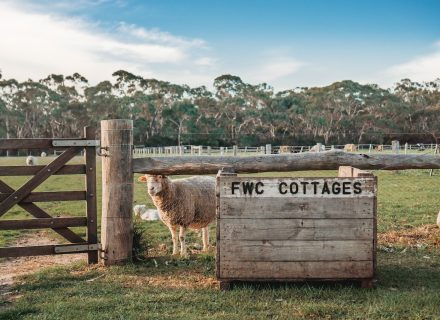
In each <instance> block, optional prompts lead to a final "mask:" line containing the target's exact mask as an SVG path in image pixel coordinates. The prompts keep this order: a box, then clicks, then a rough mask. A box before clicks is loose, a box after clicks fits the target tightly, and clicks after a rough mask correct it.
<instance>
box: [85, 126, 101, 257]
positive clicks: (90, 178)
mask: <svg viewBox="0 0 440 320" xmlns="http://www.w3.org/2000/svg"><path fill="white" fill-rule="evenodd" d="M84 138H85V139H86V140H95V139H96V132H95V128H94V127H85V128H84ZM84 160H85V163H86V176H85V181H84V182H85V187H86V195H87V196H86V213H87V242H88V243H89V244H96V243H98V204H97V194H96V192H97V191H96V152H95V147H86V148H85V153H84ZM88 263H89V264H92V263H98V250H96V251H90V252H88Z"/></svg>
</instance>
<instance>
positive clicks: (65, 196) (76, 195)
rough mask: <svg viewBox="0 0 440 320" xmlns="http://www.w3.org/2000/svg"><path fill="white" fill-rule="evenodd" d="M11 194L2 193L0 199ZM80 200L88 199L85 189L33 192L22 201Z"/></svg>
mask: <svg viewBox="0 0 440 320" xmlns="http://www.w3.org/2000/svg"><path fill="white" fill-rule="evenodd" d="M11 194H13V193H0V201H3V200H4V199H6V198H7V197H9V196H10V195H11ZM78 200H86V192H85V191H59V192H55V191H53V192H52V191H51V192H31V193H29V195H28V196H27V197H26V198H24V199H23V200H21V202H20V203H31V202H51V201H78Z"/></svg>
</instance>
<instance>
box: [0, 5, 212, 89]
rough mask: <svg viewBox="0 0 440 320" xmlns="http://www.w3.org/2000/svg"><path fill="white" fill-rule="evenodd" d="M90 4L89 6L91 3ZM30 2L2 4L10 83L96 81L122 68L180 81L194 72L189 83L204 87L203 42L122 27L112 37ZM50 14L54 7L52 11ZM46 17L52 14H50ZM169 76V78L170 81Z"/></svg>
mask: <svg viewBox="0 0 440 320" xmlns="http://www.w3.org/2000/svg"><path fill="white" fill-rule="evenodd" d="M86 2H87V1H86ZM26 4H27V3H26V2H24V3H23V2H4V1H0V30H2V36H1V42H0V43H1V50H0V69H2V71H3V74H4V76H5V77H6V78H8V77H14V78H17V79H18V80H25V79H27V78H33V79H40V78H42V77H45V76H46V75H48V74H50V73H62V74H72V73H74V72H79V73H80V74H82V75H84V76H85V77H86V78H88V79H89V80H91V81H92V82H97V81H102V80H105V79H109V78H110V76H111V73H112V72H114V71H116V70H118V69H125V70H127V71H129V72H133V73H137V74H140V75H142V76H144V77H155V78H159V79H163V80H168V81H175V79H173V76H172V75H173V74H182V73H184V71H185V70H186V69H188V68H189V69H193V68H192V66H195V69H194V71H193V72H194V73H196V76H195V77H194V79H197V80H195V81H192V79H191V78H189V79H187V81H186V83H189V84H205V83H199V80H200V79H201V76H200V75H198V74H197V73H202V71H203V70H201V67H197V66H200V59H207V60H205V62H206V61H214V59H212V58H210V57H202V58H201V56H200V55H201V54H206V52H205V51H206V50H207V49H206V43H205V42H204V41H203V40H201V39H187V38H183V37H179V36H175V35H172V34H170V33H167V32H163V31H160V30H158V29H152V30H147V29H143V28H140V27H136V26H134V25H127V24H124V23H122V24H120V25H119V26H118V27H117V28H116V32H113V33H110V32H108V31H106V30H104V29H102V27H101V26H100V25H99V23H91V22H88V21H85V20H82V19H75V18H72V17H69V16H66V15H63V14H60V13H45V12H43V10H41V7H39V8H38V9H37V8H36V7H35V6H33V5H32V6H31V5H26ZM48 9H49V8H48ZM46 12H50V11H49V10H46ZM164 76H166V77H164Z"/></svg>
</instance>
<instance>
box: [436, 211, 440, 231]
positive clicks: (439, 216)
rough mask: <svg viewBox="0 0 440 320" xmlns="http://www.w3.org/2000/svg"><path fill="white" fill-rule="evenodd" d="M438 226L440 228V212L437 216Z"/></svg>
mask: <svg viewBox="0 0 440 320" xmlns="http://www.w3.org/2000/svg"><path fill="white" fill-rule="evenodd" d="M437 226H438V227H439V228H440V211H439V212H438V216H437Z"/></svg>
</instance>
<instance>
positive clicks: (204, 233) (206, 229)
mask: <svg viewBox="0 0 440 320" xmlns="http://www.w3.org/2000/svg"><path fill="white" fill-rule="evenodd" d="M202 240H203V251H208V248H209V227H208V226H206V227H204V228H203V229H202Z"/></svg>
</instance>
